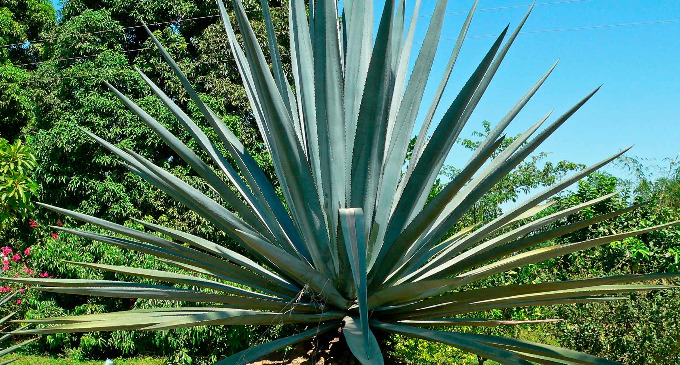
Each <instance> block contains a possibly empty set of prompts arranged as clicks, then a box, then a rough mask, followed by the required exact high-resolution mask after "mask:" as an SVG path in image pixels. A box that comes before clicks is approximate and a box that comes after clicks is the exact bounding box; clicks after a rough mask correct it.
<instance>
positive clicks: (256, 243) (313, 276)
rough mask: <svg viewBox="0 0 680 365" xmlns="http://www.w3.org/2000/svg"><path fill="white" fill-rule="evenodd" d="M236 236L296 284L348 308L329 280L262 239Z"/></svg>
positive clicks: (345, 301)
mask: <svg viewBox="0 0 680 365" xmlns="http://www.w3.org/2000/svg"><path fill="white" fill-rule="evenodd" d="M237 234H238V235H239V236H240V237H241V239H243V240H244V241H245V242H246V243H248V244H249V245H250V246H251V247H252V248H253V249H254V250H256V251H258V252H260V253H261V254H262V255H263V256H265V257H266V258H267V259H268V260H269V261H270V262H271V263H272V264H274V265H276V266H277V267H279V268H280V269H281V270H283V271H285V272H287V273H288V274H289V275H291V276H292V277H294V278H295V279H297V280H298V282H300V283H303V284H306V285H309V286H310V287H311V288H312V289H313V290H314V291H315V292H316V293H320V294H321V295H324V296H325V297H326V298H327V299H328V300H329V301H330V302H331V303H332V304H333V305H335V306H336V307H338V308H340V309H346V308H347V307H348V301H347V299H345V298H343V296H342V295H341V294H340V293H339V292H338V290H337V289H336V288H335V286H333V282H332V281H331V279H330V278H328V277H326V276H324V275H323V274H322V273H320V272H318V271H316V270H315V269H313V268H311V267H310V266H309V265H307V264H306V263H303V262H302V261H300V260H299V259H297V258H296V257H294V256H291V255H290V254H288V253H287V252H285V251H283V250H281V249H279V248H278V247H274V246H271V245H270V244H268V242H266V241H265V240H264V239H263V238H262V237H259V236H257V235H253V234H250V233H248V232H242V231H237Z"/></svg>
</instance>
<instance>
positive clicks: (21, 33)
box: [0, 0, 56, 141]
mask: <svg viewBox="0 0 680 365" xmlns="http://www.w3.org/2000/svg"><path fill="white" fill-rule="evenodd" d="M55 21H56V15H55V11H54V7H53V6H52V3H51V2H50V1H49V0H9V1H6V0H3V1H0V116H2V119H0V138H4V139H7V140H9V141H13V140H14V139H15V138H16V137H17V136H18V135H19V132H20V131H21V129H22V128H24V127H25V126H27V125H29V124H30V123H31V122H33V120H34V119H35V114H34V111H33V103H32V100H31V96H32V94H31V90H30V87H29V84H30V70H31V69H32V68H33V67H31V66H32V65H31V63H32V62H35V61H36V60H38V59H39V57H40V44H34V43H31V42H29V41H33V40H35V39H37V38H38V36H39V34H40V32H42V31H43V29H45V28H47V27H51V26H53V25H54V24H55Z"/></svg>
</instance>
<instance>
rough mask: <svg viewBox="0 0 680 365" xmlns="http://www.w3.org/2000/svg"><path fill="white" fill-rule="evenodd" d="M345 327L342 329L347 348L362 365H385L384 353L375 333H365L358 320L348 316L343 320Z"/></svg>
mask: <svg viewBox="0 0 680 365" xmlns="http://www.w3.org/2000/svg"><path fill="white" fill-rule="evenodd" d="M343 322H345V325H344V326H343V327H342V334H343V335H344V336H345V340H346V341H347V346H348V347H349V349H350V350H351V351H352V354H353V355H354V357H356V358H357V360H359V362H360V363H361V364H362V365H382V364H384V360H383V356H382V352H381V351H380V346H379V345H378V340H376V338H375V335H373V332H371V331H370V329H369V330H368V332H364V331H363V329H362V328H361V326H360V325H359V324H357V322H358V321H357V320H356V318H353V317H350V316H347V317H345V318H344V319H343Z"/></svg>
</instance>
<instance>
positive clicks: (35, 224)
mask: <svg viewBox="0 0 680 365" xmlns="http://www.w3.org/2000/svg"><path fill="white" fill-rule="evenodd" d="M28 226H29V227H31V228H37V227H38V222H36V221H34V220H33V219H31V220H29V221H28Z"/></svg>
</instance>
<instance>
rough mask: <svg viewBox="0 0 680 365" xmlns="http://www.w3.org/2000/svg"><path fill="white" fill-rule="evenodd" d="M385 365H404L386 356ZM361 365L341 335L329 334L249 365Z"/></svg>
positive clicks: (338, 333)
mask: <svg viewBox="0 0 680 365" xmlns="http://www.w3.org/2000/svg"><path fill="white" fill-rule="evenodd" d="M383 355H384V356H385V365H405V364H406V363H405V362H403V361H400V360H398V359H393V358H391V357H390V356H388V355H387V354H385V353H383ZM329 364H332V365H361V364H360V363H359V361H357V360H356V359H355V358H354V356H352V353H351V352H350V351H349V348H348V347H347V344H346V343H345V339H344V337H343V336H342V333H340V332H337V333H329V334H327V335H326V336H323V335H322V336H319V337H318V338H316V339H315V340H313V341H309V342H303V343H301V344H298V345H297V346H295V347H294V348H293V349H292V350H291V351H288V352H284V351H278V352H277V353H275V354H272V355H269V356H267V357H265V358H263V359H262V360H260V361H256V362H253V363H251V364H250V365H329Z"/></svg>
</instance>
